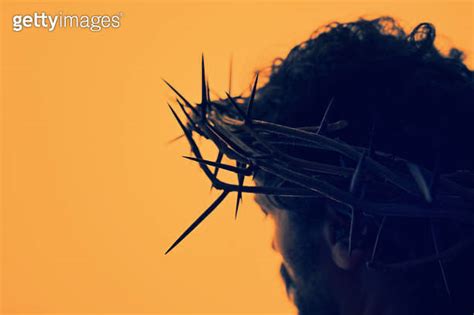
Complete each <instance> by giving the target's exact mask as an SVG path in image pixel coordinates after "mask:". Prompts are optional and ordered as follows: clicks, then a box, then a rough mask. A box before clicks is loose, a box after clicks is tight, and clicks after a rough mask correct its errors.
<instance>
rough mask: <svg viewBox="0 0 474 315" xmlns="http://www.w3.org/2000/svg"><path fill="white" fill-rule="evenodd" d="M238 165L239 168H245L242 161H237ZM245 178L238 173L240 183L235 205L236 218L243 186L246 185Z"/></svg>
mask: <svg viewBox="0 0 474 315" xmlns="http://www.w3.org/2000/svg"><path fill="white" fill-rule="evenodd" d="M236 166H237V168H243V167H244V166H243V164H242V163H240V162H238V161H237V162H236ZM244 180H245V177H244V176H243V175H242V174H237V181H238V183H239V190H238V191H237V203H236V206H235V219H237V214H238V212H239V204H240V202H241V200H242V186H243V185H244Z"/></svg>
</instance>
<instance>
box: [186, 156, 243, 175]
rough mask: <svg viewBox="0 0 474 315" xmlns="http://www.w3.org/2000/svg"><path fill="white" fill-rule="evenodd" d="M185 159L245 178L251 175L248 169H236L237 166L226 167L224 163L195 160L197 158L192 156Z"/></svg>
mask: <svg viewBox="0 0 474 315" xmlns="http://www.w3.org/2000/svg"><path fill="white" fill-rule="evenodd" d="M183 158H185V159H188V160H191V161H194V162H198V163H202V164H206V165H210V166H214V167H216V168H221V169H224V170H227V171H231V172H234V173H237V174H240V175H243V176H245V175H246V174H248V175H250V171H249V169H246V168H241V167H235V166H232V165H226V164H222V163H219V162H214V161H209V160H204V159H200V158H195V157H192V156H183Z"/></svg>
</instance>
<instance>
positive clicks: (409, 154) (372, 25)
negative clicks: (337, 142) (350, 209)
mask: <svg viewBox="0 0 474 315" xmlns="http://www.w3.org/2000/svg"><path fill="white" fill-rule="evenodd" d="M434 40H435V28H434V26H433V25H431V24H429V23H421V24H419V25H418V26H417V27H415V28H414V29H413V31H412V32H411V33H410V34H408V35H407V34H406V33H405V32H404V31H403V29H402V28H401V27H400V26H399V25H398V24H397V22H396V21H395V20H394V19H393V18H391V17H380V18H377V19H374V20H364V19H359V20H358V21H356V22H351V23H336V22H334V23H331V24H329V25H326V26H324V27H323V28H320V29H318V30H317V31H316V32H315V33H314V34H313V36H311V38H310V39H309V40H307V41H305V42H303V43H301V44H300V45H297V46H296V47H294V48H293V49H292V50H291V51H290V53H289V54H288V56H287V57H286V58H285V59H281V58H279V59H276V60H275V61H274V63H273V65H272V68H271V74H270V76H269V81H268V83H266V84H265V86H263V87H262V88H260V89H259V90H258V91H257V95H256V98H255V111H254V112H255V117H257V118H261V119H265V120H269V121H273V122H276V123H280V124H284V125H290V126H295V127H300V126H311V125H315V124H318V123H319V121H321V117H322V116H323V114H324V111H325V109H326V106H327V104H328V103H329V101H330V99H331V98H332V97H335V100H334V105H333V108H332V109H331V112H330V113H329V115H330V116H329V120H330V121H338V120H346V121H348V122H349V125H348V126H347V127H346V128H344V129H343V130H342V131H341V132H339V134H338V136H339V137H340V138H341V139H342V140H344V141H345V142H347V143H351V144H353V145H361V146H367V139H369V136H368V135H369V133H370V130H371V128H372V126H373V124H375V128H376V130H377V131H376V133H375V135H376V138H375V139H374V145H375V146H376V147H377V149H379V150H381V151H385V152H394V153H396V154H397V155H398V156H401V157H404V158H407V159H410V160H413V161H415V162H418V163H421V164H422V165H425V166H426V167H428V168H430V169H431V168H432V167H433V164H434V161H435V158H434V157H435V156H436V154H437V152H439V151H441V152H442V158H441V159H440V161H441V168H442V169H443V170H446V171H449V170H459V169H469V170H473V169H474V167H473V166H474V150H473V149H472V147H471V146H470V145H468V143H469V142H470V141H469V139H470V135H473V134H474V124H473V123H472V121H473V118H474V103H473V100H474V73H473V72H472V71H471V70H469V69H468V68H467V67H466V65H465V64H464V63H463V57H464V55H463V53H462V52H461V51H460V50H458V49H455V48H453V49H451V50H450V52H449V54H448V55H447V56H445V55H443V54H442V53H440V51H439V50H438V49H437V48H436V47H435V45H434Z"/></svg>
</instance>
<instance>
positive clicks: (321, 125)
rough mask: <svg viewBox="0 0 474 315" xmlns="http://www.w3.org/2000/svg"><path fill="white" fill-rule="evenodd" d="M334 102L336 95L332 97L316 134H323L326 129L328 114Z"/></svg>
mask: <svg viewBox="0 0 474 315" xmlns="http://www.w3.org/2000/svg"><path fill="white" fill-rule="evenodd" d="M333 102H334V97H332V98H331V100H330V101H329V104H328V106H327V107H326V110H325V111H324V114H323V118H322V119H321V123H320V124H319V128H318V130H317V131H316V134H321V133H323V132H324V131H326V128H327V120H328V114H329V111H330V110H331V107H332V103H333Z"/></svg>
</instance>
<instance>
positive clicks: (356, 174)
mask: <svg viewBox="0 0 474 315" xmlns="http://www.w3.org/2000/svg"><path fill="white" fill-rule="evenodd" d="M366 154H367V151H364V152H363V153H362V154H361V156H360V159H359V161H357V167H356V169H355V171H354V174H353V175H352V178H351V184H350V187H349V192H350V193H355V192H356V188H357V184H358V183H359V178H360V175H361V173H362V164H363V162H364V159H365V156H366Z"/></svg>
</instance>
